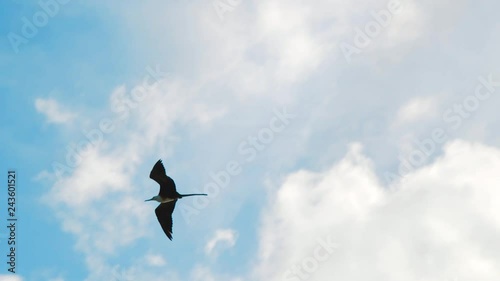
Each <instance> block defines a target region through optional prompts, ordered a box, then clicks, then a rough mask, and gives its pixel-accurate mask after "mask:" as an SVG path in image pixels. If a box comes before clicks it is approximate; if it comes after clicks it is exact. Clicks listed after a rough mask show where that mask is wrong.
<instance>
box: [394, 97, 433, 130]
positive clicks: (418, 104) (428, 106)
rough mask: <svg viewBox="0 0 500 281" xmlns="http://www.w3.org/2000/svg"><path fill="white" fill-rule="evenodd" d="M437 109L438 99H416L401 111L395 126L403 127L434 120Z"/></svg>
mask: <svg viewBox="0 0 500 281" xmlns="http://www.w3.org/2000/svg"><path fill="white" fill-rule="evenodd" d="M437 108H438V101H437V98H436V97H415V98H413V99H411V100H410V101H409V102H408V103H406V104H405V105H403V106H402V107H401V108H400V109H399V111H398V113H397V116H396V120H395V121H394V125H395V126H402V125H407V124H408V123H413V122H418V121H423V120H426V119H430V118H433V117H435V116H436V114H437Z"/></svg>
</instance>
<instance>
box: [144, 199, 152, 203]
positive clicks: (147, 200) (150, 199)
mask: <svg viewBox="0 0 500 281" xmlns="http://www.w3.org/2000/svg"><path fill="white" fill-rule="evenodd" d="M148 201H153V199H148V200H144V202H148Z"/></svg>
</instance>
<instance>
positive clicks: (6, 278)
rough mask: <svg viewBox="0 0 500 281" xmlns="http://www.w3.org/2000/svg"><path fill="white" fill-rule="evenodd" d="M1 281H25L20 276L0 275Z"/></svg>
mask: <svg viewBox="0 0 500 281" xmlns="http://www.w3.org/2000/svg"><path fill="white" fill-rule="evenodd" d="M0 280H2V281H23V278H22V277H20V276H19V275H14V274H6V275H3V274H0Z"/></svg>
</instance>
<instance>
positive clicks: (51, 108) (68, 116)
mask: <svg viewBox="0 0 500 281" xmlns="http://www.w3.org/2000/svg"><path fill="white" fill-rule="evenodd" d="M35 108H36V110H37V111H38V112H39V113H41V114H43V115H45V117H46V118H47V122H49V123H59V124H63V123H69V122H71V121H72V120H73V119H74V118H75V117H76V114H75V113H72V112H70V111H69V110H68V109H65V108H63V107H62V106H61V105H60V104H59V103H58V102H57V101H56V100H55V99H52V98H47V99H43V98H37V99H36V100H35Z"/></svg>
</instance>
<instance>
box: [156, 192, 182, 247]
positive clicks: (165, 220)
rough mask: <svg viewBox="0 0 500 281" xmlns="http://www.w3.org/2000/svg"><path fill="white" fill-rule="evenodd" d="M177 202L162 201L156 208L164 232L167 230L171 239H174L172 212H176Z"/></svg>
mask: <svg viewBox="0 0 500 281" xmlns="http://www.w3.org/2000/svg"><path fill="white" fill-rule="evenodd" d="M176 202H177V200H174V201H170V202H167V203H162V204H160V205H159V206H158V207H156V209H155V213H156V217H157V218H158V222H159V223H160V225H161V228H162V229H163V232H165V234H166V235H167V237H168V239H170V240H172V226H173V222H172V213H173V212H174V208H175V203H176Z"/></svg>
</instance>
